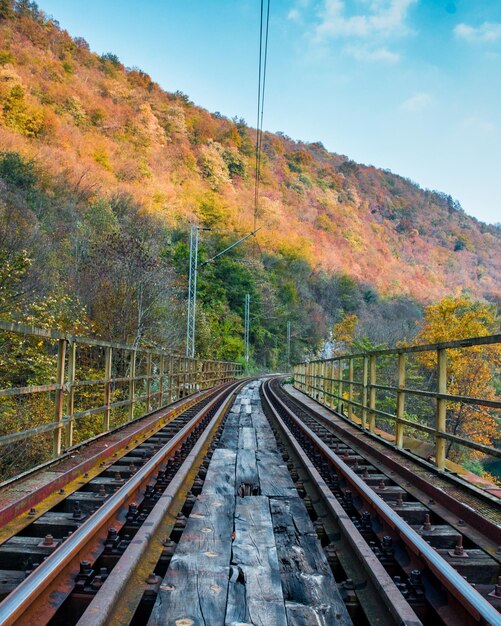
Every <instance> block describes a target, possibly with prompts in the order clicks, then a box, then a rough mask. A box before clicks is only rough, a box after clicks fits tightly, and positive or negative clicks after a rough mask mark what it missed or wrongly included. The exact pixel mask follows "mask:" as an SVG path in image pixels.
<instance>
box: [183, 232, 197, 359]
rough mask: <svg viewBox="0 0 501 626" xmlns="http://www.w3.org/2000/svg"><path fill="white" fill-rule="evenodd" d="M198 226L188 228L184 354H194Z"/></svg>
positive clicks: (190, 355)
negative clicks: (186, 314)
mask: <svg viewBox="0 0 501 626" xmlns="http://www.w3.org/2000/svg"><path fill="white" fill-rule="evenodd" d="M198 230H199V229H198V226H195V225H194V224H192V225H191V230H190V275H189V279H188V321H187V324H186V356H187V357H188V358H189V357H191V358H193V357H194V356H195V321H196V309H197V271H198Z"/></svg>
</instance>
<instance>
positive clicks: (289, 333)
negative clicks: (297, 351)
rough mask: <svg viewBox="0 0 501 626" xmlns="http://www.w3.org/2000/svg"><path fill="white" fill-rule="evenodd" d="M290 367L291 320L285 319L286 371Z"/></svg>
mask: <svg viewBox="0 0 501 626" xmlns="http://www.w3.org/2000/svg"><path fill="white" fill-rule="evenodd" d="M290 368H291V321H290V320H287V371H289V370H290Z"/></svg>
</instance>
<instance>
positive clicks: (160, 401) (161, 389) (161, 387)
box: [158, 354, 165, 408]
mask: <svg viewBox="0 0 501 626" xmlns="http://www.w3.org/2000/svg"><path fill="white" fill-rule="evenodd" d="M164 377H165V354H162V355H161V356H160V364H159V366H158V407H159V408H161V407H163V405H164Z"/></svg>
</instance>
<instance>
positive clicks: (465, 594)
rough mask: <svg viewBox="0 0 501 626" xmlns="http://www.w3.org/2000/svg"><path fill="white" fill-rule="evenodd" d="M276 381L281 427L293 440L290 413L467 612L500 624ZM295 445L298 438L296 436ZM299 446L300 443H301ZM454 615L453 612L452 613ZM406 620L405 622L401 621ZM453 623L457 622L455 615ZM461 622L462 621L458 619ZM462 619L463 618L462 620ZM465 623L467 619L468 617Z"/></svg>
mask: <svg viewBox="0 0 501 626" xmlns="http://www.w3.org/2000/svg"><path fill="white" fill-rule="evenodd" d="M275 383H276V379H275V380H274V381H273V380H272V381H266V383H265V384H264V387H263V391H264V394H265V398H266V399H267V401H268V403H269V405H270V406H271V407H272V408H273V410H274V414H275V416H276V419H277V420H279V421H280V425H281V428H282V430H283V431H284V432H285V433H286V436H287V438H288V439H289V440H293V436H292V434H291V432H290V431H289V430H288V429H287V427H286V425H285V424H284V422H283V421H282V420H281V417H280V415H281V414H282V415H287V416H288V417H289V418H290V420H291V422H292V423H293V424H294V425H295V426H296V427H297V428H298V429H299V430H300V431H302V433H303V434H304V435H305V436H306V438H307V439H309V440H310V441H311V442H312V444H313V445H314V446H315V447H316V448H317V449H318V450H319V452H320V453H321V454H322V455H323V456H324V457H325V458H326V459H328V460H329V462H330V463H331V464H332V466H333V467H334V468H335V470H336V471H337V472H338V474H339V475H342V476H343V477H344V479H345V480H346V482H347V483H348V484H349V486H350V488H351V489H353V491H354V492H355V493H357V494H358V495H359V496H360V498H361V499H362V500H363V501H364V503H365V504H366V505H367V506H368V507H369V508H370V509H372V510H373V511H375V512H377V515H378V517H379V519H380V520H383V521H384V522H385V524H386V525H387V527H388V528H391V529H392V530H393V531H395V533H396V534H397V535H398V536H399V537H400V539H401V540H402V541H403V543H404V544H405V545H406V546H407V548H408V549H409V554H410V555H414V556H416V557H417V558H419V559H421V560H422V561H423V563H425V564H426V566H427V568H428V569H429V570H430V571H431V572H432V573H433V574H434V575H435V576H436V578H437V580H438V581H439V582H440V584H441V585H443V588H444V589H445V590H446V591H447V593H448V594H449V595H450V597H451V598H454V599H455V600H457V602H458V603H459V604H460V606H461V607H463V608H464V610H465V611H466V614H467V615H468V616H470V617H471V618H472V619H473V620H474V622H475V623H479V624H501V618H500V615H499V613H498V611H497V610H496V609H495V608H494V607H493V606H491V605H490V604H489V602H488V601H487V600H485V599H484V598H483V597H482V595H480V593H478V592H477V590H476V589H474V587H473V586H472V585H470V584H469V583H468V582H467V581H466V580H465V579H464V578H463V577H462V576H461V575H460V574H459V573H458V572H457V571H456V570H455V569H454V568H453V567H452V566H451V565H450V564H449V563H448V562H447V561H446V560H445V559H444V558H443V557H442V556H440V555H439V554H438V553H437V552H436V551H435V550H434V549H433V548H432V547H431V546H430V545H429V544H428V543H427V542H426V541H425V540H424V539H423V537H421V536H420V535H419V534H418V533H417V532H416V531H415V530H413V529H412V528H411V527H410V526H409V524H407V522H405V521H404V519H403V518H402V517H400V516H399V515H398V514H397V513H396V512H395V511H393V509H392V508H391V506H389V504H387V503H386V502H385V501H384V500H383V499H382V498H381V497H380V496H379V495H378V494H376V492H375V491H374V490H373V489H372V488H371V487H370V486H368V485H367V484H366V483H365V482H364V480H363V479H361V478H360V477H359V476H358V474H357V473H356V472H355V471H353V470H352V469H351V467H350V466H349V465H348V464H347V463H345V462H344V461H343V460H342V458H341V457H339V456H338V455H337V454H335V453H334V452H333V451H332V450H331V449H330V448H329V446H328V445H327V444H326V443H325V442H324V441H322V439H321V438H320V437H319V436H318V435H317V434H315V432H314V431H313V430H312V429H311V428H309V427H308V425H307V424H305V423H304V422H303V421H302V420H301V419H300V418H299V417H298V416H297V415H296V414H295V413H294V412H293V411H292V410H291V409H290V408H289V407H288V406H287V405H286V404H285V403H284V402H283V401H282V400H281V398H280V397H279V395H278V394H277V392H276V389H274V388H273V384H275ZM294 443H295V445H296V446H298V444H297V442H296V441H295V440H294ZM298 447H299V446H298ZM451 618H452V615H451ZM402 623H404V622H402ZM452 623H456V622H455V621H454V619H452ZM457 623H459V622H457ZM461 623H462V622H461ZM464 623H467V622H466V620H465V622H464Z"/></svg>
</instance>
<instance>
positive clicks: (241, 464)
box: [235, 448, 260, 497]
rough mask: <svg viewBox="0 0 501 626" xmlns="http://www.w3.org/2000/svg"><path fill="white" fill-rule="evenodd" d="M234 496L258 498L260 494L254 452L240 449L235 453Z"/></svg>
mask: <svg viewBox="0 0 501 626" xmlns="http://www.w3.org/2000/svg"><path fill="white" fill-rule="evenodd" d="M235 484H236V495H238V496H240V497H244V496H258V495H259V494H260V487H259V474H258V471H257V464H256V452H255V451H254V450H246V449H243V448H240V449H239V450H238V453H237V465H236V480H235Z"/></svg>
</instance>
